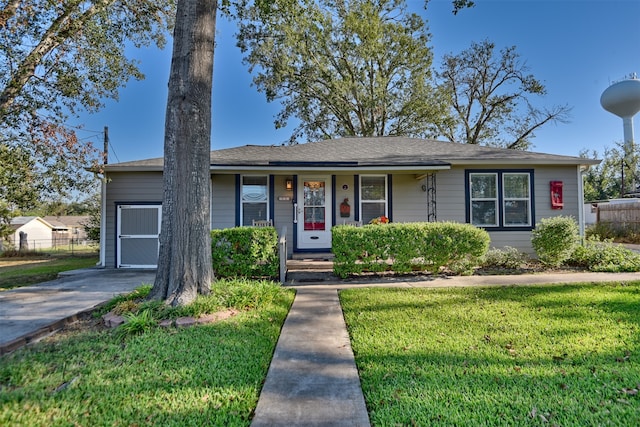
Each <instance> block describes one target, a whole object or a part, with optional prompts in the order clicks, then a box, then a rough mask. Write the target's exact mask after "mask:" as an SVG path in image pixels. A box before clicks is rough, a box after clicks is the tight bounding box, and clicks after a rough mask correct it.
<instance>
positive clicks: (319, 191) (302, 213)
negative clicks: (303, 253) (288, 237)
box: [296, 176, 332, 250]
mask: <svg viewBox="0 0 640 427" xmlns="http://www.w3.org/2000/svg"><path fill="white" fill-rule="evenodd" d="M331 209H332V206H331V178H330V177H328V176H300V177H298V209H297V213H296V215H297V218H296V219H297V223H298V225H297V231H298V249H302V250H309V249H330V248H331V218H332V216H331V212H332V210H331Z"/></svg>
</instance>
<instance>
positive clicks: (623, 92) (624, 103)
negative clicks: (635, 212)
mask: <svg viewBox="0 0 640 427" xmlns="http://www.w3.org/2000/svg"><path fill="white" fill-rule="evenodd" d="M600 105H602V108H604V109H605V110H607V111H608V112H610V113H613V114H615V115H616V116H618V117H621V118H622V127H623V131H624V152H625V157H626V153H633V152H634V150H635V145H634V139H633V116H635V115H636V113H637V112H638V111H640V80H639V79H638V77H637V76H636V74H635V73H634V74H632V75H631V76H629V77H628V78H626V79H624V80H620V81H619V82H615V83H613V84H612V85H611V86H609V87H608V88H606V89H605V90H604V92H602V95H601V96H600ZM625 164H626V163H625V162H624V161H623V162H622V189H621V190H622V196H623V197H624V193H625V188H624V187H625V185H624V181H625V180H624V169H625ZM626 166H627V167H628V168H630V169H631V171H632V176H634V177H635V171H636V169H637V165H635V164H633V165H626ZM631 185H632V188H631V191H633V192H635V191H636V190H637V189H636V181H635V179H634V180H632V184H631Z"/></svg>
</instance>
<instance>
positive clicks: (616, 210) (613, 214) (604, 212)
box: [598, 201, 640, 226]
mask: <svg viewBox="0 0 640 427" xmlns="http://www.w3.org/2000/svg"><path fill="white" fill-rule="evenodd" d="M601 222H607V223H611V224H616V225H620V226H622V225H632V224H633V225H638V224H640V201H637V202H632V203H615V204H611V203H606V204H600V205H598V223H601Z"/></svg>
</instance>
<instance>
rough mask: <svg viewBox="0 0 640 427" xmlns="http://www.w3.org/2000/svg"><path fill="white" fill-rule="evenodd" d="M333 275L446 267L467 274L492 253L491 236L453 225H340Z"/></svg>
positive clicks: (335, 229) (335, 232)
mask: <svg viewBox="0 0 640 427" xmlns="http://www.w3.org/2000/svg"><path fill="white" fill-rule="evenodd" d="M331 233H332V239H333V240H332V250H333V253H334V254H335V258H334V261H333V269H334V273H335V274H336V275H338V276H340V277H347V276H348V275H350V274H358V273H361V272H363V271H373V272H380V271H385V270H387V269H388V270H392V271H394V272H396V273H408V272H411V271H413V270H419V271H422V270H424V271H429V272H432V273H437V272H439V271H440V269H441V268H443V267H447V268H449V269H450V270H452V271H454V272H456V273H467V272H468V271H470V270H471V269H472V268H473V267H475V266H476V265H477V264H478V263H479V261H480V258H481V257H482V256H483V255H484V254H485V253H486V251H487V250H488V248H489V234H488V233H487V232H486V231H485V230H482V229H480V228H477V227H474V226H472V225H470V224H457V223H450V222H435V223H407V224H384V225H367V226H364V227H352V226H336V227H333V229H332V230H331Z"/></svg>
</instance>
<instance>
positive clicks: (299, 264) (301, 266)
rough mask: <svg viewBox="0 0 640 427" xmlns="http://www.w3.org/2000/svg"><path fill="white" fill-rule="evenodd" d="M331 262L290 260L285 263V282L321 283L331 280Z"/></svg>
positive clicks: (325, 260)
mask: <svg viewBox="0 0 640 427" xmlns="http://www.w3.org/2000/svg"><path fill="white" fill-rule="evenodd" d="M335 278H336V277H335V276H334V275H333V262H332V261H328V260H327V259H326V258H324V259H308V258H305V259H290V260H288V261H287V282H290V283H296V282H323V281H327V280H333V279H335Z"/></svg>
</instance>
